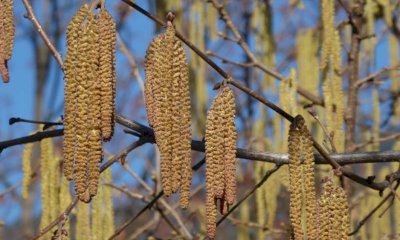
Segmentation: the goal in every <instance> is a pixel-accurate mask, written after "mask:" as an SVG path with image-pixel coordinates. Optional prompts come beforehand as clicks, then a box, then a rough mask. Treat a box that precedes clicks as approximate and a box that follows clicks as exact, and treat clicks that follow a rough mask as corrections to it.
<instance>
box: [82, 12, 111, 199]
mask: <svg viewBox="0 0 400 240" xmlns="http://www.w3.org/2000/svg"><path fill="white" fill-rule="evenodd" d="M101 11H103V10H101ZM101 11H100V12H101ZM99 25H100V18H99V20H98V21H96V19H95V18H94V17H93V18H91V17H89V18H88V35H89V42H88V44H89V49H88V54H89V56H90V57H89V56H88V66H87V72H86V74H87V83H88V95H89V105H88V123H89V126H88V127H89V128H88V130H87V131H88V147H89V153H88V162H89V166H88V175H89V176H88V178H89V179H88V181H89V186H88V187H89V194H90V196H95V195H96V193H97V187H98V185H99V176H100V162H101V159H102V156H103V150H102V136H101V126H102V123H104V120H103V119H101V118H99V116H100V114H101V104H102V102H103V103H104V102H106V101H110V99H103V101H102V95H101V94H102V92H103V91H102V86H101V85H100V84H97V81H98V77H99V76H101V72H102V71H101V69H100V68H99V64H100V63H99V57H100V59H101V56H104V55H106V54H103V52H101V49H100V44H101V41H99V36H100V34H99ZM99 49H100V51H99ZM99 53H101V54H99ZM109 89H110V90H111V87H109ZM89 108H90V109H89Z"/></svg>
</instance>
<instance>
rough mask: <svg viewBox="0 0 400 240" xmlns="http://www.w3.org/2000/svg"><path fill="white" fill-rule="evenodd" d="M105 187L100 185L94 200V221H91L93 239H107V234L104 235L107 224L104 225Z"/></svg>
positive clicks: (92, 216)
mask: <svg viewBox="0 0 400 240" xmlns="http://www.w3.org/2000/svg"><path fill="white" fill-rule="evenodd" d="M103 188H104V185H100V186H99V190H98V193H97V195H96V197H94V198H93V200H92V215H91V218H92V221H91V230H92V238H91V239H92V240H101V239H105V238H106V237H107V236H104V235H103V229H104V228H105V226H102V223H103V218H104V216H103V202H102V200H103Z"/></svg>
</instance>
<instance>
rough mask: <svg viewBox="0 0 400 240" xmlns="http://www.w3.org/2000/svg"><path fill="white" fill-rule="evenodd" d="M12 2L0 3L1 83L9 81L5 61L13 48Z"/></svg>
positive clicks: (3, 0)
mask: <svg viewBox="0 0 400 240" xmlns="http://www.w3.org/2000/svg"><path fill="white" fill-rule="evenodd" d="M13 8H14V3H13V0H2V1H0V75H1V77H2V78H3V82H5V83H7V82H8V81H9V80H10V76H9V72H8V67H7V61H8V60H9V59H10V58H11V54H12V51H13V47H14V36H15V22H14V10H13Z"/></svg>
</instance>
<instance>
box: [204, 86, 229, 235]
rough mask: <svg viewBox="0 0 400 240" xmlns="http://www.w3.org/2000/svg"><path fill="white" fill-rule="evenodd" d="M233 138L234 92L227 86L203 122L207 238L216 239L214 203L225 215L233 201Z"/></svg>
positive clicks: (219, 94) (213, 103) (216, 98)
mask: <svg viewBox="0 0 400 240" xmlns="http://www.w3.org/2000/svg"><path fill="white" fill-rule="evenodd" d="M236 138H237V133H236V127H235V99H234V95H233V91H232V89H230V88H229V87H228V86H222V89H221V90H220V92H219V93H218V95H217V96H216V97H215V99H214V101H213V102H212V104H211V107H210V109H209V111H208V113H207V121H206V133H205V148H206V187H207V219H208V220H207V229H208V230H207V233H208V237H209V238H213V237H214V236H215V227H216V226H215V217H216V213H215V212H214V210H215V211H216V206H215V205H216V200H218V199H219V200H220V202H221V209H222V211H223V212H224V211H227V210H228V208H229V205H231V204H233V202H234V201H235V198H236ZM212 204H214V206H212ZM213 224H214V225H213Z"/></svg>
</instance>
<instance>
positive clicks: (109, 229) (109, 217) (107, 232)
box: [103, 168, 114, 237]
mask: <svg viewBox="0 0 400 240" xmlns="http://www.w3.org/2000/svg"><path fill="white" fill-rule="evenodd" d="M104 181H105V182H112V172H111V168H110V169H108V170H106V171H105V172H104ZM111 190H112V189H111V188H110V187H104V188H103V202H104V211H105V217H104V224H103V225H104V229H103V231H104V236H106V237H108V236H111V235H112V234H113V233H114V207H113V201H112V192H111Z"/></svg>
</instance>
